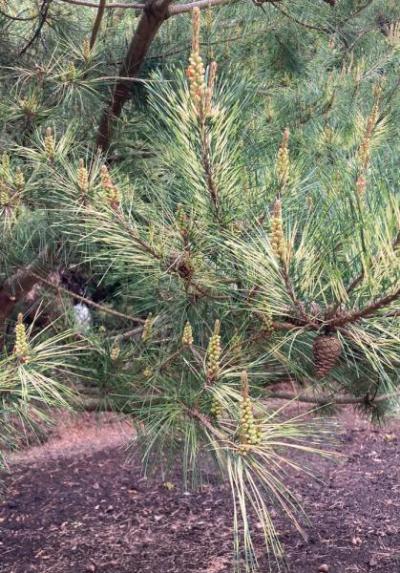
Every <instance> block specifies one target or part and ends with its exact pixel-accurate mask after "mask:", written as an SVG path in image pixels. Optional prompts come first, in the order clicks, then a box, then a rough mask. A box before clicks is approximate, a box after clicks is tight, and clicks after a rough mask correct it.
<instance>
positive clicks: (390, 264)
mask: <svg viewBox="0 0 400 573" xmlns="http://www.w3.org/2000/svg"><path fill="white" fill-rule="evenodd" d="M8 4H11V3H7V2H4V1H3V2H2V3H1V11H0V26H1V29H2V36H1V40H0V43H1V59H2V65H3V68H2V78H3V81H2V85H1V92H2V93H1V95H2V97H1V104H0V122H1V131H0V147H1V151H2V153H3V156H2V164H1V167H0V225H1V227H0V232H1V239H2V241H1V245H0V285H2V287H1V288H0V302H1V304H3V309H0V324H1V328H2V332H1V333H0V337H1V338H2V342H3V345H4V346H3V357H0V399H1V404H2V405H1V406H0V408H1V409H0V424H2V425H1V426H0V429H1V432H2V433H1V436H0V444H1V443H2V442H4V443H5V444H7V445H9V444H10V436H11V434H12V430H13V427H14V425H15V416H16V415H17V416H18V417H20V418H21V419H24V420H25V419H28V418H29V414H32V415H33V419H35V418H36V419H37V417H38V416H39V414H38V412H41V413H43V407H42V406H43V404H42V402H43V403H47V404H48V405H49V406H65V405H66V404H67V403H72V402H75V403H76V401H77V399H76V397H75V398H74V399H71V391H72V390H73V387H74V384H75V382H76V380H77V379H78V378H79V377H81V378H82V380H84V381H86V383H88V382H89V383H91V384H92V385H95V386H97V388H98V389H100V391H101V397H102V399H101V401H100V403H99V406H100V407H107V408H110V407H111V408H114V409H120V410H121V411H124V412H126V413H129V414H133V416H134V420H135V421H137V422H138V440H137V441H138V442H140V443H141V444H142V445H143V452H144V464H145V465H146V466H147V464H148V463H150V462H154V461H155V462H157V463H158V464H160V460H162V463H163V464H164V463H165V465H166V466H167V467H168V464H170V463H174V464H176V463H177V460H179V463H181V465H182V468H183V476H184V479H185V480H186V481H189V482H193V483H195V482H196V481H197V480H198V479H199V478H201V477H202V469H204V460H206V461H207V463H206V464H205V465H206V466H208V462H209V459H208V458H212V459H213V460H214V461H215V464H216V466H217V467H218V468H219V470H220V471H221V475H222V476H223V477H225V479H227V480H228V481H229V483H230V485H231V487H232V492H233V500H234V511H235V532H236V536H235V544H236V548H237V550H238V552H240V551H241V550H243V551H244V554H243V555H244V556H245V561H246V564H247V566H248V567H249V568H255V567H256V562H255V555H254V550H253V545H252V537H251V531H252V527H251V524H252V520H253V519H256V520H258V521H259V522H261V523H262V524H263V529H264V534H265V541H266V545H267V547H268V549H269V550H270V551H271V554H273V555H277V556H279V555H280V554H281V548H280V547H279V542H278V541H277V538H276V534H275V530H274V527H273V524H272V522H271V519H270V514H269V510H270V509H271V506H272V505H274V504H278V505H281V506H282V507H283V509H284V510H285V511H286V512H287V514H288V515H289V516H290V517H291V518H292V519H294V520H295V521H296V519H297V518H296V512H297V511H298V510H299V508H298V507H297V503H296V501H295V497H294V496H292V495H291V494H290V492H288V491H287V489H286V487H285V471H290V469H291V468H293V467H297V465H296V462H294V461H293V459H292V458H291V457H290V454H289V453H288V450H290V449H296V450H298V449H300V450H303V451H305V452H311V451H315V452H317V451H319V444H320V443H321V440H322V441H323V440H324V439H325V438H324V432H323V431H322V430H321V429H319V431H318V432H317V427H316V426H315V425H314V424H312V423H310V422H307V423H305V422H302V421H301V420H299V419H295V420H288V419H287V416H285V415H284V412H282V410H281V409H278V410H277V409H276V407H275V408H272V407H271V406H270V404H269V402H268V399H266V398H267V397H268V395H270V396H271V395H272V394H273V393H274V388H273V387H274V386H275V385H276V384H277V383H279V382H282V381H288V380H290V382H291V384H292V386H293V388H295V389H296V391H298V396H299V397H300V398H306V399H309V400H310V401H312V400H315V401H316V403H320V404H323V405H324V406H325V407H327V406H330V407H333V406H334V405H335V402H340V401H343V402H346V401H350V402H352V401H353V402H354V403H355V404H357V405H358V406H360V407H362V408H363V409H365V410H367V411H368V412H369V413H371V414H372V415H373V416H381V415H383V414H384V413H385V412H386V411H388V410H390V409H391V408H392V407H393V406H395V405H396V400H395V397H396V392H397V391H398V388H399V376H398V368H399V350H400V324H399V315H400V286H399V285H400V260H399V248H400V202H399V192H398V185H399V169H398V168H399V161H398V153H399V144H398V141H399V133H398V130H399V128H398V125H399V112H400V102H399V98H398V95H397V91H398V73H397V71H396V70H397V69H398V65H399V51H400V29H399V25H398V24H397V21H398V20H400V9H399V7H398V6H397V7H396V4H397V3H396V2H395V1H390V0H377V1H375V2H367V1H366V0H365V1H364V2H361V1H357V0H342V1H341V2H338V4H337V7H336V8H334V9H333V8H332V7H330V6H329V5H328V4H326V3H324V2H311V1H310V0H297V1H296V2H279V3H276V4H274V5H271V4H265V5H262V6H260V7H256V6H254V5H245V4H242V3H237V4H235V5H233V6H222V7H219V8H213V9H208V10H206V11H205V12H204V13H203V25H202V32H201V42H200V52H199V53H198V52H197V49H196V45H197V41H198V38H196V33H195V32H194V33H193V38H191V36H192V31H191V26H190V17H191V16H190V15H189V16H185V15H181V16H178V17H176V18H171V19H169V20H167V21H166V23H165V24H164V25H163V26H162V29H161V31H160V34H159V35H158V37H157V38H156V40H155V42H154V44H153V46H152V48H151V53H150V55H149V57H148V58H147V60H146V63H145V66H144V69H143V78H146V80H147V81H145V82H143V81H135V82H132V85H133V87H132V95H133V102H132V103H131V104H129V105H128V106H126V109H125V110H124V113H123V115H122V118H121V119H120V120H119V122H118V126H117V132H116V134H115V137H114V140H113V145H112V148H111V150H110V154H109V155H108V156H107V157H104V156H102V154H101V152H99V151H97V150H96V148H95V130H96V126H97V124H98V121H99V116H100V114H101V109H102V107H103V106H104V104H105V102H106V101H107V98H108V97H109V90H110V89H111V86H112V83H113V81H114V78H115V74H116V66H117V64H116V63H117V62H118V61H120V60H121V58H122V55H123V53H124V50H125V47H126V41H127V38H129V37H130V35H131V33H132V31H133V30H134V27H135V23H136V21H137V18H136V16H135V15H134V12H133V11H132V10H125V11H123V10H109V11H108V12H107V14H106V17H105V20H104V22H103V28H102V30H101V35H100V36H99V38H98V41H97V43H96V45H95V47H94V49H93V50H92V51H90V50H89V49H88V45H87V37H88V34H89V32H90V29H91V26H92V20H93V10H92V9H89V8H88V9H86V8H77V7H76V6H70V5H68V4H65V3H63V2H53V3H52V4H51V5H50V9H49V14H48V19H47V22H46V24H45V25H44V27H43V29H42V31H41V33H40V35H39V37H38V39H37V41H35V42H34V43H33V44H32V46H29V47H28V49H27V50H26V51H25V52H24V53H23V55H22V56H19V52H20V51H21V49H22V48H23V47H24V46H26V45H27V39H29V38H30V37H31V36H32V34H33V32H34V30H35V27H36V25H37V22H36V20H33V21H32V22H31V21H30V20H29V21H21V20H14V19H12V20H11V19H10V18H9V15H10V14H11V12H12V9H11V8H10V6H9V5H8ZM21 5H24V6H26V10H25V11H24V10H23V9H22V8H21V10H20V11H19V12H18V17H19V18H25V17H29V15H30V13H31V12H30V11H31V10H32V9H33V10H34V9H35V8H34V6H35V5H36V3H35V2H28V1H26V2H23V3H21ZM10 10H11V12H10ZM6 14H8V16H7V15H6ZM12 15H14V17H15V15H16V14H15V13H12ZM177 39H179V42H177ZM192 40H193V45H194V50H193V51H192V54H191V72H190V74H192V75H190V74H189V79H187V78H186V77H185V75H184V73H183V70H184V69H186V68H187V65H188V63H187V62H188V60H189V55H190V50H191V48H190V45H191V42H192ZM77 46H78V47H77ZM79 46H81V48H79ZM214 60H216V61H217V62H218V71H217V73H216V78H215V77H214V75H215V72H216V68H215V66H214V65H213V64H211V62H212V61H214ZM202 61H203V62H204V63H205V68H206V69H205V72H204V69H203V67H202ZM203 72H204V77H203ZM196 74H197V75H196ZM196 81H198V84H196ZM203 81H204V82H205V84H204V85H203V84H202V82H203ZM196 86H197V87H196ZM199 86H200V87H199ZM196 89H198V90H199V91H196ZM196 94H197V95H196ZM105 164H107V165H108V167H105ZM62 278H64V279H65V280H64V282H62V283H61V282H60V281H61V279H62ZM66 279H68V280H69V281H76V282H78V283H79V285H80V288H79V289H76V288H75V289H74V288H70V286H71V282H70V283H68V280H66ZM82 285H83V286H82ZM28 287H29V288H28ZM32 289H33V291H32ZM77 294H78V297H77V296H76V295H77ZM1 296H3V299H2V298H1ZM79 297H80V298H79ZM82 297H83V298H82ZM74 298H75V301H74ZM84 299H86V301H85V300H84ZM73 301H74V302H80V303H82V302H86V303H87V304H88V305H89V306H90V307H91V311H92V321H91V323H90V325H88V327H87V328H82V326H81V329H80V332H78V331H79V328H78V327H77V325H76V320H75V323H74V309H73V307H72V304H73ZM93 301H95V304H94V305H93V304H92V303H93ZM14 303H15V304H14ZM5 309H7V313H6V312H5ZM2 311H3V312H2ZM18 312H23V313H25V314H26V315H27V320H28V319H29V320H31V321H32V317H34V319H33V324H32V326H31V330H32V337H34V333H37V334H36V336H38V337H39V339H41V340H43V342H40V343H39V342H37V339H35V338H32V340H31V341H29V342H28V343H27V346H26V347H24V348H23V349H22V350H21V348H20V349H19V350H18V344H15V341H14V324H15V322H16V320H17V314H18ZM44 325H46V326H44ZM18 328H19V332H20V334H19V336H21V323H19V325H17V331H18ZM71 328H72V329H73V328H75V330H72V332H71V330H70V329H71ZM67 339H68V340H70V341H71V340H73V342H68V343H67V342H66V341H67ZM14 344H15V346H14ZM62 344H64V345H63V346H62V347H61V348H60V345H62ZM79 353H81V360H80V369H79V370H77V371H75V370H74V359H76V357H77V356H78V355H79ZM72 372H73V376H72V375H71V373H72ZM275 395H277V396H279V397H280V398H282V397H283V395H282V393H281V394H280V393H279V391H278V392H277V393H276V392H275ZM338 397H339V400H337V398H338ZM264 398H265V399H264ZM82 401H83V402H84V403H85V404H86V398H82ZM31 418H32V416H31V417H30V418H29V419H31ZM3 424H4V428H5V429H4V430H3ZM207 471H208V470H207ZM206 473H207V472H206ZM239 532H240V533H241V536H239ZM238 563H239V561H238Z"/></svg>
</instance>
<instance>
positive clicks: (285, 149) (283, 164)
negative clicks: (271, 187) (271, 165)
mask: <svg viewBox="0 0 400 573" xmlns="http://www.w3.org/2000/svg"><path fill="white" fill-rule="evenodd" d="M289 135H290V132H289V129H288V128H286V129H285V131H284V132H283V138H282V142H281V144H280V146H279V151H278V158H277V161H276V174H277V177H278V181H279V184H280V186H281V187H285V186H286V185H287V183H288V181H289V169H290V159H289Z"/></svg>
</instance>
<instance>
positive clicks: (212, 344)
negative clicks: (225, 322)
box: [207, 320, 222, 381]
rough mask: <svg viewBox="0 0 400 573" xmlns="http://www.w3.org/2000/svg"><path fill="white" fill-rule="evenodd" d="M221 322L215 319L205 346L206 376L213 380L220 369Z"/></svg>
mask: <svg viewBox="0 0 400 573" xmlns="http://www.w3.org/2000/svg"><path fill="white" fill-rule="evenodd" d="M220 329H221V323H220V321H219V320H216V321H215V325H214V332H213V335H212V336H211V338H210V341H209V343H208V348H207V378H208V380H210V381H214V380H216V379H217V378H218V374H219V371H220V360H221V353H222V350H221V336H220Z"/></svg>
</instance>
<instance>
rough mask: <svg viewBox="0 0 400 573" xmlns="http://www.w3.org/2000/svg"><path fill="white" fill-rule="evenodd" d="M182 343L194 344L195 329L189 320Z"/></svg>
mask: <svg viewBox="0 0 400 573" xmlns="http://www.w3.org/2000/svg"><path fill="white" fill-rule="evenodd" d="M182 344H183V346H191V345H192V344H193V330H192V325H191V324H190V322H187V323H186V324H185V328H184V329H183V334H182Z"/></svg>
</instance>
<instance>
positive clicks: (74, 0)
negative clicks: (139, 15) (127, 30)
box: [59, 0, 145, 10]
mask: <svg viewBox="0 0 400 573" xmlns="http://www.w3.org/2000/svg"><path fill="white" fill-rule="evenodd" d="M59 2H66V3H67V4H72V5H74V6H84V7H85V8H96V9H98V8H99V7H100V4H99V3H98V2H90V1H87V0H59ZM106 8H107V10H109V9H113V8H132V9H133V10H143V9H144V8H145V4H132V3H129V4H128V3H127V2H113V3H112V4H107V5H106Z"/></svg>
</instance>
